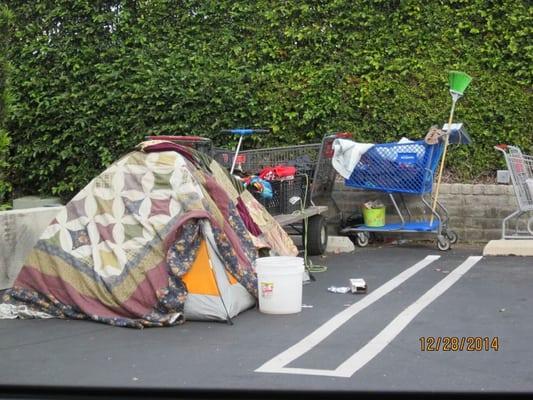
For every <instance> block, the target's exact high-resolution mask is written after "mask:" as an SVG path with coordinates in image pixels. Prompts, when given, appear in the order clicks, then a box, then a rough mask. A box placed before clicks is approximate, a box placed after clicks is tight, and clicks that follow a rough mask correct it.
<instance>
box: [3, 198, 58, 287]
mask: <svg viewBox="0 0 533 400" xmlns="http://www.w3.org/2000/svg"><path fill="white" fill-rule="evenodd" d="M62 209H63V207H61V206H59V207H38V208H28V209H22V210H12V211H3V212H0V290H1V289H6V288H8V287H11V285H12V284H13V281H14V280H15V278H16V277H17V275H18V273H19V271H20V268H21V267H22V264H23V263H24V260H25V258H26V256H27V254H28V253H29V252H30V250H31V249H32V248H33V246H34V245H35V243H37V240H38V239H39V237H40V236H41V234H42V233H43V232H44V230H45V229H46V227H47V226H48V224H49V223H50V221H52V220H53V219H54V217H55V216H56V215H57V213H58V212H59V211H60V210H62Z"/></svg>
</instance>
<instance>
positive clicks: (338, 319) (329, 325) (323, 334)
mask: <svg viewBox="0 0 533 400" xmlns="http://www.w3.org/2000/svg"><path fill="white" fill-rule="evenodd" d="M439 258H440V256H436V255H431V256H427V257H426V258H424V259H423V260H421V261H419V262H417V263H416V264H415V265H413V266H411V267H409V268H407V269H406V270H405V271H403V272H401V273H400V274H398V275H396V276H395V277H394V278H392V279H391V280H389V281H387V282H386V283H384V284H383V285H381V286H380V287H378V288H377V289H376V290H374V291H373V292H371V293H370V294H368V295H367V296H365V297H364V298H362V299H361V300H359V301H358V302H357V303H354V304H352V305H351V306H350V307H348V308H347V309H345V310H343V311H341V312H340V313H338V314H337V315H335V316H334V317H333V318H331V319H330V320H328V321H327V322H325V323H324V324H323V325H321V326H320V327H319V328H318V329H316V330H315V331H314V332H312V333H311V334H309V335H308V336H306V337H305V338H303V339H302V340H300V341H299V342H298V343H296V344H295V345H294V346H292V347H290V348H288V349H287V350H285V351H284V352H283V353H280V354H278V355H277V356H275V357H274V358H272V359H271V360H269V361H267V362H266V363H265V364H263V365H262V366H261V367H259V368H258V369H256V370H255V372H272V373H280V372H281V373H283V372H285V369H283V367H285V365H288V364H290V363H291V362H292V361H294V360H296V359H297V358H299V357H301V356H302V355H303V354H305V353H307V352H308V351H309V350H311V349H312V348H313V347H315V346H316V345H317V344H319V343H320V342H322V341H323V340H324V339H326V338H327V337H328V336H329V335H331V334H332V333H333V332H335V331H336V330H337V329H339V328H340V327H341V326H342V325H343V324H344V323H346V322H347V321H348V320H350V319H351V318H352V317H353V316H354V315H356V314H357V313H359V312H360V311H362V310H364V309H365V308H366V307H368V306H369V305H371V304H372V303H374V302H376V301H378V300H379V299H380V298H382V297H383V296H385V295H386V294H388V293H390V292H391V291H392V290H394V289H395V288H397V287H398V286H399V285H401V284H402V283H403V282H405V281H406V280H407V279H409V278H410V277H412V276H413V275H414V274H416V273H417V272H418V271H420V270H422V269H424V268H425V267H427V266H428V265H429V264H431V263H432V262H433V261H435V260H438V259H439ZM291 370H292V369H291ZM323 372H325V371H323Z"/></svg>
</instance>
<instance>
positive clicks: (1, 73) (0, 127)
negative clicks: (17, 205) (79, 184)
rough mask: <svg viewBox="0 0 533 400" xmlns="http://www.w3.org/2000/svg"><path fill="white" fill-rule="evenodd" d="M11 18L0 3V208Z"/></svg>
mask: <svg viewBox="0 0 533 400" xmlns="http://www.w3.org/2000/svg"><path fill="white" fill-rule="evenodd" d="M11 20H12V15H11V13H10V12H9V10H8V8H7V7H6V6H5V5H2V4H0V210H3V209H5V208H8V207H9V203H8V200H9V195H10V193H11V185H10V184H9V180H8V178H7V171H8V170H9V163H8V160H7V159H8V151H9V135H8V133H7V131H6V129H5V122H6V115H7V107H8V90H7V82H8V80H7V75H8V72H9V71H8V70H9V68H8V63H7V60H6V57H5V55H6V52H7V45H8V38H9V28H10V22H11Z"/></svg>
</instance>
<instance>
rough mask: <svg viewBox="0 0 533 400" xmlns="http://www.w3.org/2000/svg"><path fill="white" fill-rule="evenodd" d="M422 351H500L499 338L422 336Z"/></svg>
mask: <svg viewBox="0 0 533 400" xmlns="http://www.w3.org/2000/svg"><path fill="white" fill-rule="evenodd" d="M418 340H419V342H420V351H499V350H500V338H499V337H498V336H494V337H488V336H462V337H459V336H421V337H420V338H419V339H418Z"/></svg>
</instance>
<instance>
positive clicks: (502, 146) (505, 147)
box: [494, 144, 509, 151]
mask: <svg viewBox="0 0 533 400" xmlns="http://www.w3.org/2000/svg"><path fill="white" fill-rule="evenodd" d="M507 147H509V145H507V144H497V145H496V146H494V148H495V149H496V150H502V151H505V150H507Z"/></svg>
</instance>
